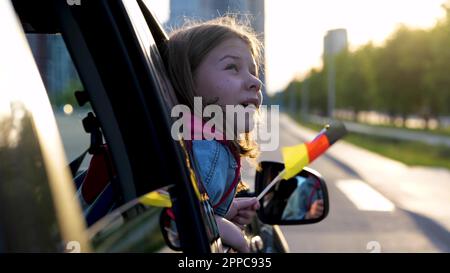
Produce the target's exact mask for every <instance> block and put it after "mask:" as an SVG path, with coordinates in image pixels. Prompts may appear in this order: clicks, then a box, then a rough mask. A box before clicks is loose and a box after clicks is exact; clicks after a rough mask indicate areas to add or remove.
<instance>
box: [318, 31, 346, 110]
mask: <svg viewBox="0 0 450 273" xmlns="http://www.w3.org/2000/svg"><path fill="white" fill-rule="evenodd" d="M347 41H348V40H347V30H346V29H342V28H341V29H333V30H329V31H328V32H327V34H326V35H325V37H324V38H323V63H324V66H325V70H326V71H327V83H328V107H327V108H328V111H327V112H328V117H330V118H333V117H334V108H335V104H336V66H335V62H334V56H336V55H337V54H339V53H340V52H342V51H346V50H347V48H348V42H347Z"/></svg>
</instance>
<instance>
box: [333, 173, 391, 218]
mask: <svg viewBox="0 0 450 273" xmlns="http://www.w3.org/2000/svg"><path fill="white" fill-rule="evenodd" d="M336 186H337V187H338V188H339V189H340V190H341V191H342V192H343V193H344V194H345V195H346V196H347V197H348V199H350V201H352V202H353V204H355V206H356V207H357V208H358V209H359V210H364V211H394V209H395V206H394V204H393V203H392V202H391V201H389V200H388V199H386V198H385V197H384V196H383V195H381V194H380V193H379V192H377V191H376V190H374V189H373V188H372V187H370V186H369V185H367V183H364V182H363V181H361V180H358V179H345V180H338V181H337V182H336Z"/></svg>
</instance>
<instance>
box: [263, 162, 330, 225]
mask: <svg viewBox="0 0 450 273" xmlns="http://www.w3.org/2000/svg"><path fill="white" fill-rule="evenodd" d="M261 169H262V170H261V171H260V172H256V177H255V190H256V195H258V194H259V193H261V192H262V191H263V190H264V189H265V188H266V186H267V185H268V184H269V183H270V182H271V181H272V179H273V178H275V177H276V176H277V175H278V173H279V172H280V171H282V170H283V169H284V164H282V163H278V162H269V161H263V162H261ZM328 211H329V199H328V190H327V186H326V184H325V181H324V180H323V178H322V176H321V175H320V174H319V173H318V172H316V171H315V170H313V169H311V168H308V167H305V168H304V169H303V170H302V171H301V172H300V173H298V174H297V175H296V176H294V177H292V178H291V179H288V180H284V179H283V180H280V181H279V182H278V183H277V184H276V185H275V186H273V187H272V188H271V189H270V190H269V191H268V192H267V193H266V194H265V195H264V196H263V197H262V198H261V200H260V209H259V211H258V217H259V218H260V220H261V221H262V222H264V223H266V224H271V225H274V224H275V225H302V224H313V223H317V222H320V221H322V220H323V219H325V217H326V216H327V215H328Z"/></svg>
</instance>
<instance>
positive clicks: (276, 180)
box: [257, 169, 286, 201]
mask: <svg viewBox="0 0 450 273" xmlns="http://www.w3.org/2000/svg"><path fill="white" fill-rule="evenodd" d="M285 173H286V169H283V170H282V171H281V172H280V173H279V174H278V175H277V176H276V177H275V178H274V179H273V180H272V181H271V182H270V183H269V185H267V186H266V188H265V189H264V190H263V191H262V192H261V193H260V194H259V195H258V197H257V199H258V201H259V200H260V199H261V198H262V197H263V196H264V195H265V194H266V193H267V192H268V191H269V190H270V189H271V188H272V187H273V186H274V185H275V184H276V183H277V182H278V181H280V180H281V178H282V177H283V176H284V174H285Z"/></svg>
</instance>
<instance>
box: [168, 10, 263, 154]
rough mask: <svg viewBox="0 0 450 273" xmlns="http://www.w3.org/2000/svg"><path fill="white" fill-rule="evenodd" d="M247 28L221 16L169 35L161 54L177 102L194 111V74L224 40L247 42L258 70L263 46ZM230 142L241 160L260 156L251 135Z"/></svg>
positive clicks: (246, 134)
mask: <svg viewBox="0 0 450 273" xmlns="http://www.w3.org/2000/svg"><path fill="white" fill-rule="evenodd" d="M248 25H249V24H248V23H243V22H241V21H238V20H237V19H236V18H234V17H231V16H223V17H218V18H215V19H212V20H210V21H206V22H200V23H198V22H189V23H188V24H186V25H184V26H183V27H182V28H180V29H178V30H175V31H173V32H172V33H171V34H170V38H169V40H168V42H167V45H166V49H165V52H164V54H163V55H164V60H165V62H166V66H167V70H168V75H169V78H170V80H171V82H172V85H173V88H174V90H175V93H176V95H177V97H178V101H179V103H181V104H185V105H187V106H188V107H189V108H190V109H191V110H194V97H195V95H196V92H195V85H194V75H195V72H196V70H197V68H198V67H199V65H200V63H201V62H202V61H203V59H204V58H205V57H206V55H207V54H208V53H209V52H210V51H211V50H213V49H214V48H215V47H217V46H218V45H219V44H221V43H222V42H224V41H225V40H228V39H231V38H239V39H242V40H243V41H244V42H245V43H247V45H248V47H249V49H250V52H251V54H252V56H253V58H254V59H255V62H256V66H257V71H258V68H259V67H260V66H261V63H262V62H261V56H262V49H263V47H262V44H261V42H260V41H259V40H258V38H257V35H256V34H255V32H254V31H253V30H252V29H251V27H249V26H248ZM207 103H214V102H207ZM230 142H231V144H232V145H233V146H234V147H235V148H236V150H237V151H238V152H239V155H240V156H242V157H248V158H252V159H255V158H256V157H257V156H258V155H259V150H258V145H257V143H256V142H255V141H254V140H253V139H252V137H251V133H245V136H244V139H243V140H231V141H230Z"/></svg>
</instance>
